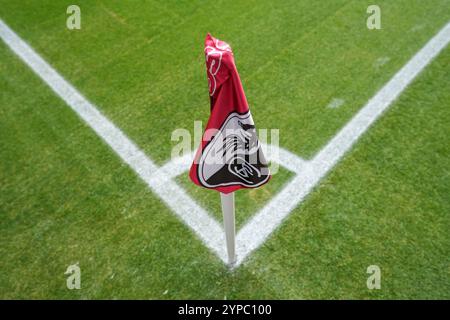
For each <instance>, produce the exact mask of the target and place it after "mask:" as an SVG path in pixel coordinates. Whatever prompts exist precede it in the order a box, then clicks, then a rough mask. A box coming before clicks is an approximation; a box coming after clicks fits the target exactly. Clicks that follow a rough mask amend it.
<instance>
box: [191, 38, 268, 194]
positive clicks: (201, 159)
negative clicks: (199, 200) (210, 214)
mask: <svg viewBox="0 0 450 320" xmlns="http://www.w3.org/2000/svg"><path fill="white" fill-rule="evenodd" d="M205 57H206V73H207V76H208V83H209V95H210V100H211V115H210V118H209V120H208V123H207V125H206V128H205V132H204V134H203V136H202V141H201V144H200V147H199V149H198V151H197V153H196V156H195V158H194V162H193V164H192V166H191V169H190V172H189V176H190V178H191V180H192V181H193V182H194V183H195V184H197V185H199V186H202V187H205V188H209V189H215V190H217V191H220V192H222V193H230V192H233V191H236V190H238V189H240V188H256V187H259V186H261V185H263V184H264V183H266V182H267V181H269V179H270V172H269V168H268V165H267V161H266V159H265V157H264V155H263V152H262V150H261V145H260V143H259V140H258V137H257V135H256V128H255V124H254V122H253V119H252V115H251V113H250V110H249V108H248V103H247V99H246V97H245V94H244V90H243V88H242V84H241V80H240V78H239V74H238V72H237V69H236V65H235V63H234V57H233V52H232V50H231V48H230V46H229V45H228V44H227V43H225V42H223V41H220V40H218V39H215V38H214V37H212V36H211V35H210V34H208V35H207V36H206V39H205Z"/></svg>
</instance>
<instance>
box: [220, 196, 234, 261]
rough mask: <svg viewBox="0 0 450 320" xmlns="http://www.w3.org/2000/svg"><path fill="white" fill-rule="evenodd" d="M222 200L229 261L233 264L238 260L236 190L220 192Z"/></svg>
mask: <svg viewBox="0 0 450 320" xmlns="http://www.w3.org/2000/svg"><path fill="white" fill-rule="evenodd" d="M220 200H221V202H222V214H223V224H224V227H225V238H226V241H227V252H228V263H229V265H230V266H232V265H233V264H234V263H235V262H236V243H235V232H236V230H235V223H234V192H231V193H228V194H225V193H220Z"/></svg>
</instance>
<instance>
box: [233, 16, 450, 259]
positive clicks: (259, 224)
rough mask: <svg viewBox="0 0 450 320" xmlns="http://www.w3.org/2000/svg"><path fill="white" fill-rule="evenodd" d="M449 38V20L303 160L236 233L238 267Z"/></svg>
mask: <svg viewBox="0 0 450 320" xmlns="http://www.w3.org/2000/svg"><path fill="white" fill-rule="evenodd" d="M449 42H450V23H448V24H447V25H445V26H444V27H443V28H442V29H441V30H440V31H439V33H438V34H436V35H435V36H434V37H433V38H432V39H431V40H430V41H428V43H427V44H426V45H425V46H424V47H423V48H422V49H421V50H419V52H417V53H416V54H415V55H414V56H413V57H412V58H411V59H410V60H409V61H408V62H407V63H406V65H405V66H404V67H403V68H402V69H400V71H398V72H397V73H396V74H395V75H394V77H393V78H392V79H391V80H390V81H389V82H388V83H387V84H386V85H385V86H384V87H383V88H382V89H381V90H380V91H378V92H377V93H376V94H375V96H373V98H372V99H370V100H369V102H368V103H367V104H366V105H365V106H364V107H363V108H362V109H361V110H360V111H359V112H357V113H356V114H355V116H353V118H352V119H351V120H350V121H349V122H348V123H347V124H346V125H345V126H344V127H343V128H342V129H341V130H340V131H339V132H338V133H337V134H336V135H335V136H334V137H333V138H332V139H331V140H330V141H329V142H328V143H327V145H326V146H325V147H324V148H323V149H322V150H321V151H320V152H318V153H317V155H316V156H315V157H314V158H313V159H312V160H310V161H308V162H307V163H306V164H307V165H306V167H305V168H304V170H301V171H300V172H299V174H298V175H297V176H296V177H295V178H294V179H293V180H292V181H290V182H289V183H288V184H287V185H286V186H285V187H284V189H283V190H282V191H281V192H280V193H278V194H277V195H276V196H275V197H274V198H272V200H271V201H270V202H269V203H268V204H267V205H266V206H265V207H264V208H263V209H262V210H260V211H259V212H258V213H257V214H256V215H254V216H253V217H252V218H251V219H250V221H249V222H248V223H247V224H246V225H245V226H243V227H242V228H241V230H240V231H239V232H238V234H237V236H236V243H238V248H237V259H238V260H237V262H236V264H235V267H238V266H239V265H240V264H241V263H242V262H243V261H244V260H245V259H246V257H248V256H249V255H250V253H251V252H252V251H254V250H255V249H257V248H258V247H259V246H261V244H263V243H264V241H266V240H267V238H268V237H269V236H270V234H271V233H272V232H273V231H274V230H275V229H276V228H278V226H279V225H280V224H281V223H282V222H283V220H284V219H285V218H286V217H287V216H288V215H289V213H290V212H291V211H292V210H293V209H294V208H295V207H297V206H298V204H299V203H300V202H301V201H302V200H303V199H304V198H305V196H306V195H308V194H309V192H310V191H311V190H312V189H313V188H314V187H315V186H316V185H317V184H318V183H319V181H320V180H321V179H322V178H323V177H324V176H325V175H326V174H327V173H328V172H329V171H330V170H331V169H332V168H333V167H334V166H335V165H336V164H337V163H338V161H339V160H341V159H342V157H343V156H344V154H345V153H346V152H348V151H349V150H350V149H351V147H352V146H353V144H354V143H355V142H356V141H357V140H358V139H359V138H360V137H361V136H362V135H363V133H364V132H366V131H367V129H369V127H370V126H371V125H372V124H373V123H374V122H375V121H376V120H377V119H378V118H379V117H380V116H381V114H382V113H383V112H384V111H385V110H386V109H387V108H388V107H389V106H390V105H391V104H392V103H393V102H394V101H395V100H396V99H397V97H398V96H399V95H400V94H401V93H402V92H403V91H404V90H405V89H406V88H407V87H408V86H409V84H411V83H412V81H413V80H414V79H415V78H416V76H417V75H418V74H419V73H420V72H421V71H422V70H423V69H425V67H426V66H427V65H428V64H429V63H430V62H431V61H432V60H433V59H434V58H435V57H436V56H437V55H438V54H439V53H440V52H441V51H442V50H443V49H444V48H445V47H446V46H447V45H448V43H449Z"/></svg>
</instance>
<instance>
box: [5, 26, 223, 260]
mask: <svg viewBox="0 0 450 320" xmlns="http://www.w3.org/2000/svg"><path fill="white" fill-rule="evenodd" d="M0 37H1V38H2V40H3V41H4V42H5V43H6V45H7V46H8V47H9V48H10V49H11V50H12V51H13V52H14V53H15V54H16V55H17V56H19V57H20V58H21V59H22V60H23V61H24V62H25V63H26V64H27V65H28V66H29V67H30V68H31V69H32V70H33V71H34V72H35V73H36V74H37V75H38V76H39V77H40V78H41V79H42V80H43V81H44V82H45V83H47V85H48V86H49V87H50V88H51V89H52V90H53V91H54V92H55V93H56V94H57V95H58V96H59V97H60V98H61V99H63V100H64V101H65V102H66V103H67V104H68V105H69V106H70V107H71V108H72V109H73V111H75V112H76V113H77V114H78V115H79V116H80V118H82V119H83V120H84V121H85V122H86V123H87V124H88V125H89V126H90V127H91V128H92V129H93V130H94V131H95V132H96V133H97V134H98V135H99V136H100V137H101V138H102V139H103V140H104V141H105V142H106V143H107V144H108V145H109V146H110V147H111V148H112V149H113V150H114V151H115V152H116V153H117V154H118V155H119V157H120V158H121V159H122V160H123V161H124V162H125V163H127V164H128V165H129V166H130V167H131V168H132V169H133V170H134V171H135V172H136V173H137V174H138V175H139V177H141V179H142V180H144V181H145V182H146V183H147V185H148V186H149V187H150V188H151V189H152V190H153V191H154V192H155V193H156V194H157V195H158V196H159V197H160V198H161V199H162V200H163V201H164V202H165V203H166V204H167V205H168V206H169V207H170V209H172V210H173V211H174V212H175V213H176V214H177V215H178V216H179V217H180V218H181V219H182V220H183V221H184V222H185V223H186V224H187V225H188V226H189V227H190V228H191V229H193V230H194V231H195V233H197V234H198V235H199V236H200V238H201V239H202V240H203V242H204V243H205V244H206V246H207V247H209V248H210V249H211V250H212V251H213V252H215V253H216V254H217V255H218V256H219V257H220V258H221V259H222V260H223V261H226V260H227V258H226V253H225V251H224V249H223V243H224V232H223V230H222V228H221V225H220V224H218V223H217V221H216V220H214V219H213V218H211V217H210V216H209V215H208V213H207V212H206V211H205V210H203V209H202V208H201V207H199V206H198V205H197V203H196V202H195V201H193V200H192V199H191V198H190V197H189V196H188V195H187V194H186V193H185V191H184V190H183V189H182V188H180V187H179V186H178V185H177V184H176V183H175V182H173V181H171V180H164V181H158V180H155V179H152V177H153V174H154V173H155V172H157V169H158V167H157V166H156V165H155V164H154V163H153V161H151V160H150V159H149V158H148V157H147V156H146V155H145V154H144V152H142V151H141V150H140V149H139V148H138V147H137V146H136V145H135V144H134V143H133V142H132V141H131V140H130V139H129V138H128V137H127V136H126V135H125V134H124V133H123V132H122V131H121V130H120V129H119V128H117V127H116V126H115V125H114V124H113V123H112V122H111V121H110V120H108V119H107V118H106V117H105V116H104V115H103V114H101V112H100V111H99V110H98V109H97V108H96V107H95V106H94V105H93V104H92V103H90V102H89V101H88V100H87V99H86V98H85V97H83V95H82V94H81V93H80V92H78V90H76V89H75V88H74V87H73V86H72V85H71V84H70V83H68V82H67V81H66V80H65V79H64V78H63V77H62V76H61V75H60V74H59V73H58V72H57V71H56V70H55V69H53V68H52V67H51V66H50V65H49V64H48V63H47V62H46V61H45V60H44V59H42V58H41V57H40V56H39V55H38V54H37V53H36V52H35V51H34V50H33V49H32V48H31V47H30V46H29V45H28V44H26V43H25V42H24V41H23V40H22V39H21V38H20V37H19V36H18V35H17V34H15V33H14V31H12V30H11V29H10V28H9V27H8V26H7V25H6V24H5V23H4V22H3V21H2V20H1V19H0Z"/></svg>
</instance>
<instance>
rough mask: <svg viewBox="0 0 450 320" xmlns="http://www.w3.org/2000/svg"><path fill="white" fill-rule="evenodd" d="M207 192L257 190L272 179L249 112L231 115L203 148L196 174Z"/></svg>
mask: <svg viewBox="0 0 450 320" xmlns="http://www.w3.org/2000/svg"><path fill="white" fill-rule="evenodd" d="M197 174H198V178H199V181H200V183H201V184H202V185H204V186H205V187H208V188H214V187H219V186H233V185H242V186H245V187H249V188H254V187H258V186H260V185H262V184H264V183H266V182H267V181H268V180H269V178H270V173H269V168H268V166H267V162H266V159H265V158H264V155H263V153H262V150H261V146H260V143H259V141H258V137H257V135H256V129H255V125H254V122H253V119H252V116H251V114H250V111H249V112H247V113H245V114H239V113H237V112H232V113H231V114H230V115H229V116H228V117H227V118H226V120H225V121H224V123H223V124H222V126H221V128H220V129H219V130H218V131H216V132H214V136H213V137H212V138H211V140H210V142H209V143H208V144H207V146H206V147H205V148H204V150H203V152H202V155H201V157H200V160H199V164H198V170H197Z"/></svg>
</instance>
